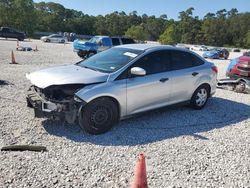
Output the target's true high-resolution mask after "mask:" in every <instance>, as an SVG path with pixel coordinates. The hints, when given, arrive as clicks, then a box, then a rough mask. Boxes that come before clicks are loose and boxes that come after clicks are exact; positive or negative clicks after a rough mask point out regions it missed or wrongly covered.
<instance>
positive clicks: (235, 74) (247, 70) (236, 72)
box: [226, 54, 250, 79]
mask: <svg viewBox="0 0 250 188" xmlns="http://www.w3.org/2000/svg"><path fill="white" fill-rule="evenodd" d="M247 55H249V56H247ZM226 76H227V77H230V78H239V77H243V78H248V79H250V54H245V56H241V57H239V58H236V59H232V60H231V62H230V64H229V66H228V68H227V71H226Z"/></svg>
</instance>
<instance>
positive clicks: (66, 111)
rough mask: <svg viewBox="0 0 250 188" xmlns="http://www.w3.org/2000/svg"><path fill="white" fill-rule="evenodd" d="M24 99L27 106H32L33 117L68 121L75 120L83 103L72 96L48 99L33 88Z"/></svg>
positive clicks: (72, 121)
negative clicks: (62, 98) (60, 99)
mask: <svg viewBox="0 0 250 188" xmlns="http://www.w3.org/2000/svg"><path fill="white" fill-rule="evenodd" d="M26 100H27V106H29V107H32V108H34V115H35V117H38V118H43V117H46V118H50V119H58V120H66V121H67V122H68V123H74V122H75V120H76V119H77V116H78V113H79V109H80V107H81V106H82V105H84V104H85V102H84V101H81V102H80V101H79V100H78V101H75V100H74V97H72V99H70V100H63V101H59V100H58V101H55V100H51V101H50V100H47V99H44V98H43V97H41V96H40V95H39V94H38V93H37V92H36V91H35V90H34V89H30V90H29V91H28V94H27V97H26Z"/></svg>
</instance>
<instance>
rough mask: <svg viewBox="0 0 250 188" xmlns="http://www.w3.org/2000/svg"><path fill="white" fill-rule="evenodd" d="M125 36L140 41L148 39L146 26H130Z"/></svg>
mask: <svg viewBox="0 0 250 188" xmlns="http://www.w3.org/2000/svg"><path fill="white" fill-rule="evenodd" d="M125 36H127V37H131V38H134V39H137V40H139V41H145V40H146V39H147V36H146V34H145V32H144V28H143V27H142V26H141V25H138V26H132V27H130V28H129V29H128V30H127V31H126V33H125Z"/></svg>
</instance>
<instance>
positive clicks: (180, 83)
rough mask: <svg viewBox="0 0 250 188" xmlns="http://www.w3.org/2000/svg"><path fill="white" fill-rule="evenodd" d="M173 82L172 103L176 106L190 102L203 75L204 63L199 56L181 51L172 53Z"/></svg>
mask: <svg viewBox="0 0 250 188" xmlns="http://www.w3.org/2000/svg"><path fill="white" fill-rule="evenodd" d="M171 57H172V71H171V79H172V82H173V85H172V91H171V98H170V101H171V102H170V103H171V104H175V103H178V102H183V101H187V100H190V99H191V97H192V95H193V92H194V90H195V89H196V88H197V87H198V85H197V84H199V78H200V76H201V75H202V74H203V71H204V68H203V66H202V65H203V64H204V61H203V60H202V59H200V58H198V57H197V56H195V55H193V54H191V53H189V52H185V51H179V50H172V51H171Z"/></svg>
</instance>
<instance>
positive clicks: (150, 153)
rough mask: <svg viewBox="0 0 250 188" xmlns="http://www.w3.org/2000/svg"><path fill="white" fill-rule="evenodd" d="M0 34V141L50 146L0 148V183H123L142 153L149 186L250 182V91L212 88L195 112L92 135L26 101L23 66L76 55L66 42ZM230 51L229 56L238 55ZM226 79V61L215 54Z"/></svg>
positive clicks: (158, 115) (183, 110) (162, 114)
mask: <svg viewBox="0 0 250 188" xmlns="http://www.w3.org/2000/svg"><path fill="white" fill-rule="evenodd" d="M21 45H23V46H31V47H33V48H35V46H36V45H37V47H38V50H39V51H38V52H16V51H14V53H15V57H16V61H17V62H18V63H19V65H10V64H9V62H10V54H11V50H15V47H16V41H11V40H10V41H6V40H1V39H0V80H2V81H5V82H4V83H1V85H0V147H2V146H5V145H9V144H34V145H43V146H46V147H47V149H48V151H47V152H31V151H24V152H4V151H2V152H0V187H128V186H129V185H130V182H131V179H132V177H133V171H134V166H135V164H136V160H137V156H138V154H139V153H140V152H144V153H145V155H146V163H147V176H148V184H149V187H250V160H249V159H250V139H249V137H250V113H249V112H250V95H246V94H238V93H234V92H232V91H226V90H217V93H216V95H215V96H214V97H213V98H211V100H209V102H208V104H207V106H206V107H205V108H204V109H203V110H200V111H195V110H192V109H190V108H187V107H177V108H171V109H168V110H166V109H165V110H158V111H155V112H150V113H148V114H145V115H142V116H140V117H134V118H132V119H128V120H124V121H121V122H120V123H119V124H118V125H117V126H115V127H114V128H113V129H112V130H111V131H109V132H108V133H106V134H103V135H99V136H93V135H89V134H87V133H85V132H83V131H82V130H81V129H80V128H79V127H78V126H77V125H68V124H64V123H61V122H56V121H51V120H46V119H36V118H34V115H33V111H32V109H29V108H27V107H26V103H25V94H26V90H27V88H28V87H29V85H30V83H29V81H28V80H27V79H26V78H25V73H27V72H30V71H34V70H37V69H40V68H42V67H48V66H54V65H56V64H67V63H73V62H76V61H78V60H79V58H78V57H77V55H76V54H75V53H73V52H72V45H71V44H66V45H63V44H50V43H42V42H40V41H35V40H32V41H27V42H21ZM239 55H240V54H239V53H231V55H230V58H233V57H237V56H239ZM213 62H214V63H215V64H216V65H217V66H218V68H219V78H223V77H224V74H225V69H226V67H227V65H228V63H229V60H213Z"/></svg>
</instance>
